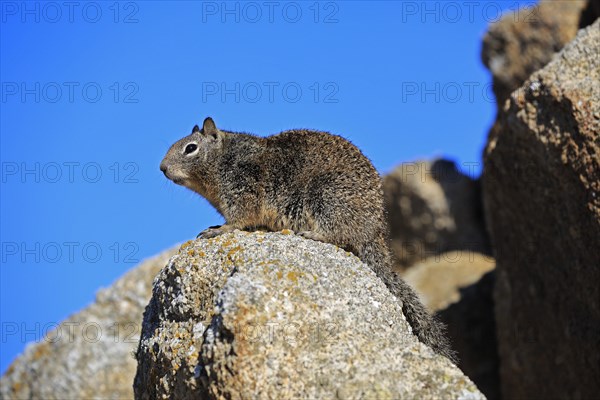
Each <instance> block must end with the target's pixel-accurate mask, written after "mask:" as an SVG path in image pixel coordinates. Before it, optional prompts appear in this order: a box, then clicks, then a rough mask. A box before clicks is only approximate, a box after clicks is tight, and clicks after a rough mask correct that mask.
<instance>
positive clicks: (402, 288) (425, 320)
mask: <svg viewBox="0 0 600 400" xmlns="http://www.w3.org/2000/svg"><path fill="white" fill-rule="evenodd" d="M382 242H383V243H377V242H373V243H368V244H366V245H364V246H361V247H362V248H360V249H359V251H358V252H359V258H360V259H361V260H362V261H363V262H364V263H366V264H367V265H369V266H370V267H371V269H373V271H374V272H375V273H376V274H377V276H379V277H380V278H381V279H382V280H383V282H384V283H385V285H386V286H387V287H388V289H389V290H390V292H392V294H393V295H394V296H396V297H397V298H398V299H400V300H401V301H402V312H403V313H404V316H405V317H406V319H407V321H408V323H409V324H410V326H411V327H412V330H413V333H414V334H415V335H416V336H417V337H418V338H419V340H420V341H421V342H422V343H424V344H426V345H427V346H429V347H431V348H432V349H433V350H434V351H435V352H436V353H438V354H441V355H443V356H445V357H447V358H448V359H450V360H451V361H452V362H454V363H456V361H457V359H456V353H455V352H454V351H453V350H452V349H451V347H450V342H449V341H448V338H447V337H446V334H445V331H446V327H445V326H444V324H443V323H441V322H440V321H438V320H437V318H436V317H435V316H433V315H432V314H430V313H429V311H427V309H426V308H425V306H424V305H423V303H421V300H419V297H418V295H417V293H416V292H415V291H414V290H413V288H411V287H410V286H409V285H408V284H407V283H406V282H404V280H403V279H402V278H400V276H398V274H396V273H395V272H393V256H392V254H391V251H390V250H389V247H388V244H387V243H385V242H384V241H383V240H382Z"/></svg>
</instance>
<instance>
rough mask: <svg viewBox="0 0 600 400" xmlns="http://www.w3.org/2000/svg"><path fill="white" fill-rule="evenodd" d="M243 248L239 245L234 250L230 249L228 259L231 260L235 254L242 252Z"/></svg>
mask: <svg viewBox="0 0 600 400" xmlns="http://www.w3.org/2000/svg"><path fill="white" fill-rule="evenodd" d="M242 250H243V249H242V246H240V245H237V246H235V247H234V248H232V249H229V251H228V252H227V257H228V258H231V257H232V256H233V255H234V254H235V253H237V252H238V251H242Z"/></svg>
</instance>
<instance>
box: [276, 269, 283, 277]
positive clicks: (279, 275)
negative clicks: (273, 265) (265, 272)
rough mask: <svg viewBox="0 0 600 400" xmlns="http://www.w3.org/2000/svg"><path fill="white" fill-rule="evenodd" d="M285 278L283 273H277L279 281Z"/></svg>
mask: <svg viewBox="0 0 600 400" xmlns="http://www.w3.org/2000/svg"><path fill="white" fill-rule="evenodd" d="M281 278H283V272H281V271H277V279H281Z"/></svg>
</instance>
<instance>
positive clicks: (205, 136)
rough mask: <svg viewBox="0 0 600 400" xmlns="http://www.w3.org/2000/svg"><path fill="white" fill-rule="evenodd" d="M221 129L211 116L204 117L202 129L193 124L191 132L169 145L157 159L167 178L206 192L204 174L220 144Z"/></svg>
mask: <svg viewBox="0 0 600 400" xmlns="http://www.w3.org/2000/svg"><path fill="white" fill-rule="evenodd" d="M223 138H224V133H223V132H222V131H220V130H219V129H217V127H216V125H215V122H214V121H213V120H212V118H210V117H209V118H206V119H205V120H204V123H203V124H202V129H200V128H199V127H198V125H196V126H194V128H193V129H192V133H191V134H190V135H188V136H186V137H184V138H183V139H180V140H178V141H177V142H175V144H173V145H172V146H171V148H170V149H169V151H168V152H167V154H166V155H165V158H163V160H162V162H161V163H160V170H161V171H162V172H163V173H164V174H165V176H166V177H167V178H169V179H170V180H172V181H173V182H175V183H176V184H178V185H182V186H185V187H187V188H189V189H192V190H194V191H195V192H197V193H199V194H201V195H203V196H206V193H205V192H206V184H209V183H210V182H208V181H207V174H209V173H210V172H211V167H212V166H213V160H214V157H215V156H217V155H218V154H219V153H220V150H221V149H222V147H223Z"/></svg>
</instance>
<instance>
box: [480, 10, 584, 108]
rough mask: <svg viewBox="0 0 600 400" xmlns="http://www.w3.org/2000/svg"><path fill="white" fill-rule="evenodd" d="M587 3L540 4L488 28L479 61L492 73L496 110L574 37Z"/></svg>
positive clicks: (513, 13) (510, 14)
mask: <svg viewBox="0 0 600 400" xmlns="http://www.w3.org/2000/svg"><path fill="white" fill-rule="evenodd" d="M593 2H594V1H592V3H593ZM587 3H588V2H587V1H586V0H567V1H563V0H559V1H556V0H542V1H540V3H539V5H536V6H534V7H531V8H527V9H519V10H517V11H515V12H512V13H509V14H507V15H505V16H504V17H503V18H502V19H501V20H500V21H498V22H497V23H495V24H493V25H492V26H491V27H490V29H489V31H488V32H487V33H486V35H485V37H484V39H483V49H482V53H481V57H482V59H483V62H484V64H485V65H486V66H487V67H488V68H489V69H490V71H491V72H492V75H493V85H494V94H495V95H496V102H497V104H498V108H502V106H503V104H504V101H505V100H506V99H508V97H509V96H510V94H511V93H512V92H513V91H514V90H516V89H517V88H519V87H520V86H521V85H522V84H523V82H525V80H526V79H527V78H529V76H530V75H531V74H532V73H534V72H535V71H537V70H538V69H540V68H542V67H543V66H544V65H546V64H547V63H548V62H549V61H550V60H551V59H552V56H553V55H554V53H556V52H557V51H559V50H560V49H562V48H563V46H564V45H565V44H567V43H568V42H569V41H571V40H572V39H573V38H574V37H575V35H576V33H577V29H579V25H580V19H581V15H582V12H583V10H584V8H585V7H586V5H587ZM592 22H593V21H592Z"/></svg>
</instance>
